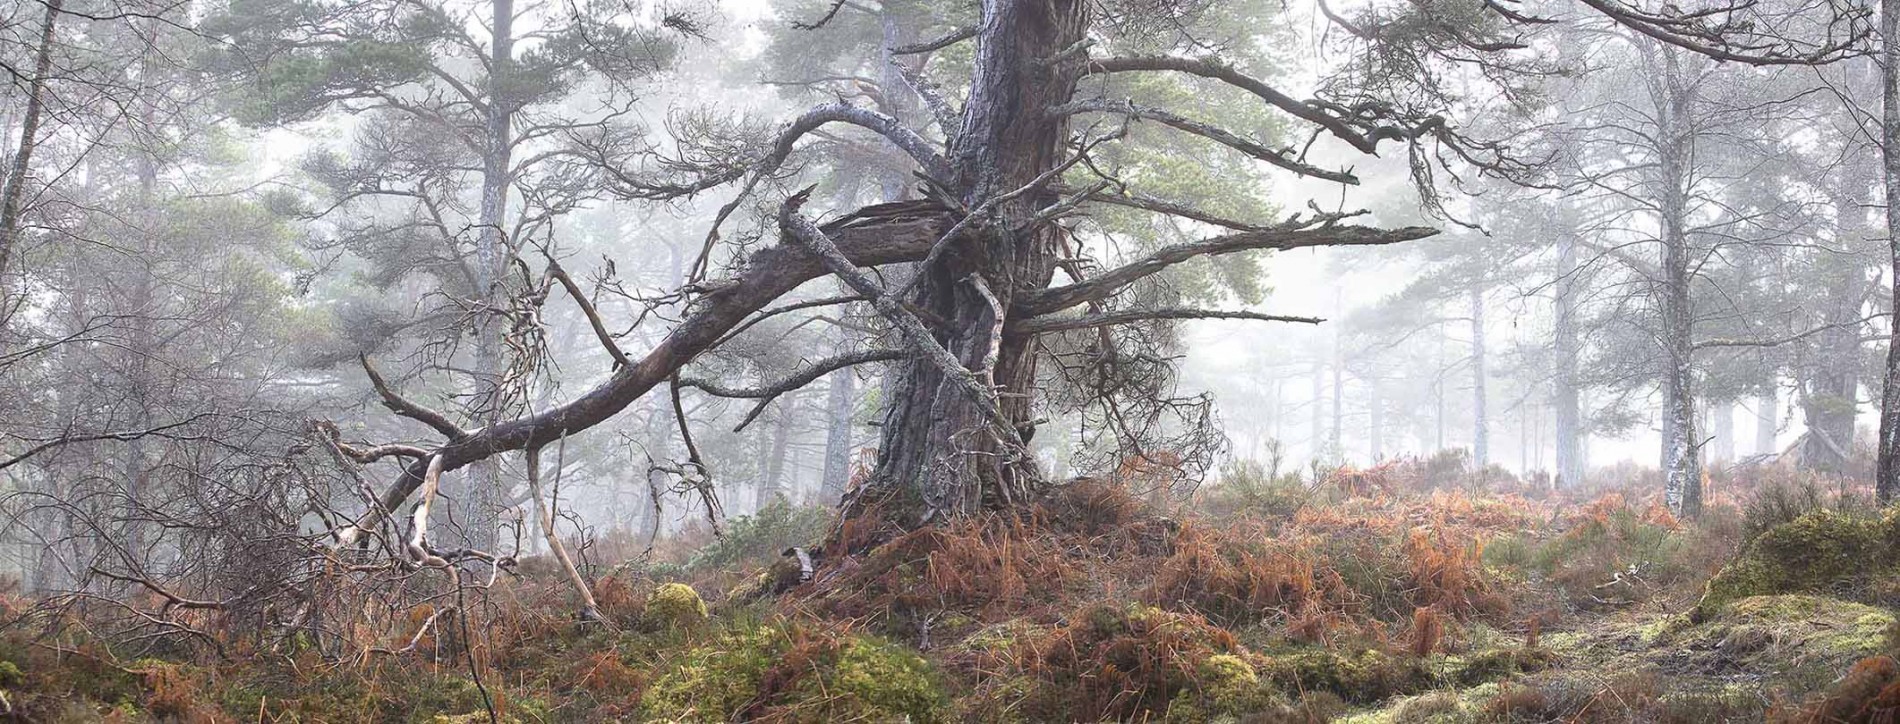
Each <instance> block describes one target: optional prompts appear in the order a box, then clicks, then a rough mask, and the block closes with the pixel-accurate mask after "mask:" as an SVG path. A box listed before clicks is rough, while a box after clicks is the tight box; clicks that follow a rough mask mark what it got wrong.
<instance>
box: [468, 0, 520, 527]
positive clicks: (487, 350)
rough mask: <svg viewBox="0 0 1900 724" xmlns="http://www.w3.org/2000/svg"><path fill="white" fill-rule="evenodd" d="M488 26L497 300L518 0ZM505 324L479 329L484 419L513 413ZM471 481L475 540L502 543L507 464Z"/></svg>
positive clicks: (485, 157)
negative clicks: (506, 386) (506, 385)
mask: <svg viewBox="0 0 1900 724" xmlns="http://www.w3.org/2000/svg"><path fill="white" fill-rule="evenodd" d="M491 8H492V10H493V14H492V16H491V20H490V22H491V23H492V24H491V25H490V26H489V27H491V28H493V29H494V33H493V39H492V41H491V42H490V47H489V53H490V55H489V66H488V113H487V128H486V129H485V132H484V134H483V137H482V140H483V141H484V142H485V143H486V144H487V148H484V149H482V189H481V206H480V211H479V213H480V217H479V218H478V219H477V224H478V226H479V227H480V228H479V229H478V230H477V233H476V242H475V266H476V269H475V285H476V287H477V288H476V289H475V290H474V291H475V294H476V295H477V297H478V298H479V299H481V300H483V301H485V302H487V303H488V304H490V305H491V306H500V305H501V304H502V303H503V299H502V296H503V295H502V288H503V285H502V283H501V278H502V265H503V263H504V260H505V259H507V258H508V253H507V247H508V245H509V242H508V239H507V236H506V233H505V225H506V223H507V215H508V186H509V183H510V182H511V180H512V179H511V178H510V176H511V172H512V169H511V168H510V164H511V163H512V158H513V149H514V103H515V101H514V98H513V97H512V94H511V91H510V90H509V87H508V84H509V82H510V78H509V76H510V74H511V72H512V70H513V68H514V46H515V38H514V16H515V5H514V0H493V2H492V5H491ZM500 335H501V331H500V328H499V325H496V324H495V320H493V319H490V318H483V319H482V320H481V322H480V328H479V329H477V331H476V333H475V377H476V381H475V384H476V385H478V386H479V387H480V393H479V394H478V395H477V396H476V398H475V399H476V400H477V403H476V404H477V408H476V411H477V414H478V416H479V417H480V419H481V423H482V425H484V426H488V425H494V424H496V423H499V422H501V421H502V420H504V419H506V412H507V407H508V404H507V403H508V401H507V400H506V399H505V396H506V393H505V391H504V390H503V389H502V379H501V378H502V374H503V369H504V368H505V367H506V366H507V360H506V352H505V351H504V350H503V349H502V341H501V336H500ZM470 472H471V475H470V477H471V480H470V484H471V486H472V488H473V491H474V495H473V496H472V500H473V501H474V504H475V509H474V510H471V511H469V512H468V514H467V515H468V518H467V520H466V522H465V525H466V527H467V528H468V530H467V532H466V535H467V538H468V543H469V546H470V547H473V548H477V549H480V550H488V551H492V550H493V549H494V547H495V543H496V536H497V535H498V533H499V531H498V529H497V527H496V520H497V519H498V518H497V516H499V515H500V513H501V511H502V510H503V509H504V508H507V507H509V505H510V498H509V495H508V488H507V485H506V484H505V483H504V482H503V481H502V479H501V467H500V463H499V461H498V460H496V459H494V458H488V459H484V460H482V461H480V462H477V463H475V465H474V466H473V468H472V469H471V471H470Z"/></svg>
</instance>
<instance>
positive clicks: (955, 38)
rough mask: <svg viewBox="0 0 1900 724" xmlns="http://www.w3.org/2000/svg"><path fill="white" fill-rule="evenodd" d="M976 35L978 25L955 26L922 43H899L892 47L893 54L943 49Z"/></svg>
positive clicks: (914, 53) (911, 53)
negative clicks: (939, 35) (941, 34)
mask: <svg viewBox="0 0 1900 724" xmlns="http://www.w3.org/2000/svg"><path fill="white" fill-rule="evenodd" d="M974 37H976V27H975V26H973V25H965V26H963V27H959V28H955V29H953V30H951V31H950V32H948V33H945V34H944V35H943V36H942V37H939V38H936V39H935V40H926V41H924V42H921V43H912V44H910V45H899V46H897V47H895V48H891V55H917V54H919V53H928V52H930V51H933V50H942V49H944V48H948V47H950V46H952V45H956V44H957V43H961V42H963V41H965V40H969V39H971V38H974Z"/></svg>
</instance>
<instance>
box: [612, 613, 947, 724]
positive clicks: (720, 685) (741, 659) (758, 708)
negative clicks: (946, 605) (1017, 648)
mask: <svg viewBox="0 0 1900 724" xmlns="http://www.w3.org/2000/svg"><path fill="white" fill-rule="evenodd" d="M939 678H940V677H939V676H938V675H937V672H936V671H935V670H934V669H933V668H931V666H930V664H929V663H927V662H925V661H924V659H923V657H921V656H918V655H917V653H916V652H914V651H912V650H910V649H908V648H905V647H903V646H899V645H897V644H893V643H891V642H888V641H885V640H882V639H878V638H874V637H870V636H864V635H859V634H850V633H844V632H839V631H833V630H825V629H815V628H808V627H804V626H800V625H797V624H794V623H791V622H789V621H779V622H774V623H768V624H764V625H760V626H756V627H753V628H749V629H739V630H734V631H731V632H729V633H727V634H725V635H722V636H719V637H717V638H716V639H715V640H713V641H711V642H709V643H707V644H705V645H702V646H699V647H697V648H694V649H692V650H690V651H688V652H687V653H686V654H685V655H683V656H682V657H680V658H679V659H678V660H677V661H676V662H675V664H674V665H673V667H672V668H671V669H670V670H669V671H667V672H666V673H665V674H663V675H661V676H660V678H659V679H657V680H655V681H654V682H653V685H652V686H651V687H650V688H648V690H647V692H646V696H645V698H644V700H643V701H642V707H643V709H644V711H643V714H644V718H645V719H646V720H649V721H652V720H658V721H674V722H726V721H736V720H745V721H755V720H761V721H774V722H830V721H911V722H916V723H917V724H928V723H930V722H941V721H945V720H947V719H948V717H949V714H948V709H949V700H948V698H947V697H946V696H945V695H944V693H943V689H942V687H941V685H940V683H939Z"/></svg>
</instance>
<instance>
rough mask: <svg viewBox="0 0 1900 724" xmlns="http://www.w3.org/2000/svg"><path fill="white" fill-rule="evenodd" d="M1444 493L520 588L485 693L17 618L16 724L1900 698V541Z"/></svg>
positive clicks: (2, 656)
mask: <svg viewBox="0 0 1900 724" xmlns="http://www.w3.org/2000/svg"><path fill="white" fill-rule="evenodd" d="M1418 468H1419V469H1421V470H1424V471H1425V472H1420V471H1419V470H1413V471H1411V472H1408V471H1407V470H1406V469H1404V468H1383V469H1374V470H1370V471H1346V473H1345V474H1343V475H1335V476H1333V477H1330V478H1327V479H1326V480H1325V481H1323V482H1322V484H1321V485H1318V486H1313V485H1311V484H1305V485H1304V486H1303V487H1302V488H1301V489H1300V490H1299V491H1289V490H1286V489H1283V488H1285V487H1286V483H1285V482H1284V481H1281V482H1274V481H1256V482H1254V483H1253V484H1250V485H1248V486H1244V487H1240V488H1237V490H1239V491H1240V492H1239V493H1236V494H1235V496H1236V497H1234V498H1231V499H1230V498H1223V497H1219V496H1220V495H1221V493H1220V491H1209V492H1208V493H1206V494H1204V496H1203V498H1202V499H1201V500H1198V501H1196V505H1195V507H1196V508H1198V510H1199V511H1200V512H1196V511H1195V510H1191V509H1190V510H1169V511H1157V510H1151V509H1148V508H1147V507H1146V506H1145V505H1144V504H1142V503H1141V502H1139V501H1137V500H1135V499H1134V498H1133V497H1132V496H1129V495H1127V494H1126V493H1124V492H1121V491H1120V490H1119V489H1116V488H1113V486H1108V485H1105V484H1101V483H1080V484H1076V485H1073V486H1071V487H1069V488H1067V489H1065V490H1063V491H1061V492H1060V493H1058V494H1057V495H1056V496H1055V497H1053V498H1051V499H1049V500H1048V501H1045V502H1044V503H1043V504H1042V505H1040V506H1039V507H1037V508H1036V509H1034V510H1032V511H1028V512H1026V513H1024V514H1022V515H1013V516H1001V515H995V516H984V517H979V518H976V519H971V520H967V521H959V522H954V523H951V524H947V525H943V526H940V527H937V528H933V529H930V530H927V531H923V532H918V533H913V534H910V535H904V536H901V537H897V538H894V539H891V540H889V541H887V542H885V543H883V544H882V545H880V546H875V547H870V548H868V549H859V550H865V551H866V552H863V553H859V554H854V555H851V556H842V557H831V558H827V559H824V560H823V562H822V564H821V567H820V571H819V575H817V576H816V577H815V579H814V580H813V581H811V582H807V583H803V584H798V583H797V582H796V581H795V580H793V581H790V582H789V583H786V584H783V585H781V584H778V583H773V584H772V585H769V586H764V587H761V586H759V585H756V583H755V582H756V581H757V580H760V576H761V575H765V576H766V578H768V579H772V580H776V578H775V577H774V575H773V574H770V573H765V574H762V573H761V572H762V571H769V570H770V567H771V566H772V565H773V564H774V563H776V562H778V561H776V560H775V559H776V558H777V551H778V550H780V549H781V546H782V544H783V543H784V542H785V541H786V540H788V539H791V540H794V542H796V534H794V533H788V532H787V531H785V530H783V529H782V525H783V524H785V523H784V522H785V521H802V520H806V519H815V518H816V516H812V515H807V514H791V513H786V512H784V511H779V512H775V513H773V514H772V515H773V517H772V518H771V520H770V521H767V523H770V525H767V524H765V523H761V524H759V525H749V526H738V525H735V526H734V527H733V530H735V531H740V532H742V533H743V536H742V537H744V538H745V539H744V540H738V539H728V540H727V541H724V542H722V543H721V545H720V547H719V548H718V549H717V550H718V551H719V555H718V556H708V555H705V554H702V555H699V556H697V557H694V556H692V555H690V553H686V554H682V555H680V556H678V557H677V558H676V559H675V561H674V562H673V563H661V564H657V565H647V566H645V567H639V568H633V567H622V568H620V569H617V570H616V571H615V572H614V573H612V574H611V575H609V576H605V577H604V578H602V579H601V580H600V581H599V582H598V583H597V591H596V596H597V598H599V599H600V603H601V608H602V610H603V613H604V614H605V618H606V619H607V620H606V621H604V622H598V623H593V622H580V621H577V620H574V619H572V618H571V617H569V616H564V615H562V614H561V613H560V612H561V611H564V610H568V609H570V608H571V606H569V605H568V602H567V601H566V600H565V597H566V595H567V594H566V593H565V589H563V588H562V585H561V583H560V582H559V581H558V580H545V581H543V580H532V579H531V580H527V581H520V582H512V583H509V584H507V585H506V586H504V587H503V588H502V589H500V590H499V591H497V592H494V593H491V594H490V595H491V596H492V597H493V599H492V602H491V610H492V611H495V612H497V613H494V614H492V615H491V616H490V617H489V618H487V619H483V620H478V621H474V625H476V626H477V627H482V628H483V630H484V631H485V632H486V635H484V636H480V637H479V638H480V641H479V642H478V645H477V646H476V649H475V651H476V654H477V659H478V660H479V662H480V666H481V669H480V671H481V672H482V677H481V682H482V686H481V687H478V686H477V685H476V683H475V680H474V679H473V678H472V677H471V676H470V675H469V669H468V663H467V650H466V649H465V648H464V646H463V644H462V642H461V641H460V640H459V636H455V635H450V633H449V632H444V633H442V634H441V635H440V636H439V637H429V638H426V639H424V643H423V645H422V646H419V647H418V648H417V649H416V650H414V651H410V652H406V653H402V654H387V653H382V654H356V655H350V656H341V657H339V656H336V655H333V654H328V653H326V652H321V651H318V650H316V649H315V648H314V647H310V646H301V647H292V648H290V649H284V648H282V647H279V648H277V649H274V650H270V651H263V650H257V649H246V648H244V647H243V646H239V645H237V644H238V643H239V642H227V644H228V645H230V646H233V647H234V650H236V651H237V652H238V655H237V656H235V657H234V658H233V659H231V660H228V661H218V660H216V659H215V658H212V657H206V656H203V655H202V654H193V653H192V652H191V651H189V650H181V651H178V652H174V653H172V654H169V655H167V656H166V657H164V658H163V660H161V659H158V658H144V659H140V658H127V655H126V654H125V653H123V652H121V651H120V650H117V649H114V648H112V647H109V646H107V645H105V643H104V642H102V641H98V640H89V639H86V638H85V637H84V636H80V635H76V634H74V633H73V632H74V631H79V630H81V629H79V628H78V627H62V626H60V625H59V623H60V620H59V619H56V618H50V617H48V616H46V615H28V609H27V608H26V605H27V602H24V601H20V600H17V599H16V600H13V601H0V609H4V610H0V614H6V615H5V616H4V617H0V619H4V620H10V621H16V622H23V623H17V624H16V625H14V626H12V627H10V628H8V629H4V630H0V719H5V718H6V717H7V716H11V717H13V718H14V719H20V720H24V721H33V722H40V721H46V722H90V721H140V722H142V721H186V722H212V721H233V720H237V721H275V722H418V723H422V722H443V723H449V722H477V721H487V720H488V704H487V703H486V702H492V703H493V706H494V707H495V709H496V711H497V714H498V718H499V719H500V720H501V721H505V722H516V723H526V722H609V721H677V722H725V721H767V722H831V721H847V722H919V723H922V722H956V721H970V722H977V721H981V722H992V721H996V722H1012V721H1013V722H1045V721H1055V722H1062V721H1140V722H1213V721H1220V722H1318V721H1350V722H1368V723H1369V722H1520V721H1521V722H1541V721H1577V722H1626V721H1629V722H1634V721H1662V722H1671V721H1680V722H1703V721H1708V722H1717V721H1759V720H1762V719H1764V718H1775V717H1781V719H1778V721H1779V720H1786V721H1790V722H1793V721H1807V720H1806V719H1801V718H1799V716H1796V715H1794V714H1790V712H1795V713H1797V714H1798V713H1800V712H1803V711H1806V710H1805V709H1803V708H1802V707H1804V706H1807V707H1810V708H1811V707H1833V708H1831V709H1827V711H1843V712H1850V713H1851V712H1859V711H1872V710H1873V709H1872V708H1870V707H1873V706H1875V704H1874V703H1868V702H1877V701H1885V700H1884V699H1879V697H1880V696H1882V695H1885V693H1886V692H1887V690H1888V689H1889V688H1891V689H1892V691H1891V692H1890V693H1891V695H1892V696H1893V697H1894V699H1895V702H1896V703H1900V683H1893V682H1900V666H1892V667H1890V668H1889V667H1884V666H1883V665H1878V664H1868V663H1866V662H1868V661H1876V662H1877V661H1882V659H1880V658H1879V657H1880V656H1881V655H1883V654H1890V653H1892V652H1894V651H1895V650H1896V647H1895V630H1896V628H1900V624H1896V621H1895V615H1894V612H1893V611H1892V610H1890V609H1889V608H1887V607H1886V606H1885V601H1886V600H1887V599H1888V597H1886V596H1885V594H1883V593H1882V591H1883V590H1887V589H1886V588H1883V584H1882V581H1889V582H1891V581H1892V580H1900V577H1896V576H1894V575H1893V574H1894V571H1893V568H1894V566H1893V565H1890V564H1889V563H1887V562H1886V561H1887V559H1886V558H1884V557H1883V556H1888V555H1893V554H1892V550H1891V548H1890V547H1888V548H1883V547H1882V546H1884V545H1887V544H1886V542H1887V541H1894V540H1900V537H1896V536H1894V535H1893V534H1892V533H1891V530H1892V529H1893V527H1894V525H1895V524H1894V523H1892V522H1891V521H1890V520H1889V519H1884V518H1876V517H1869V516H1865V515H1861V516H1855V515H1848V514H1842V513H1835V512H1825V511H1824V512H1819V513H1809V514H1806V515H1799V516H1794V517H1792V518H1789V519H1786V520H1785V521H1783V522H1782V523H1781V525H1779V526H1762V529H1763V530H1764V531H1765V532H1763V533H1761V534H1760V535H1759V536H1756V537H1755V538H1754V539H1753V540H1752V541H1744V540H1743V538H1744V536H1743V534H1742V532H1741V531H1743V530H1745V529H1747V528H1748V527H1749V526H1748V525H1746V524H1745V523H1744V521H1743V520H1742V519H1741V516H1740V514H1739V513H1737V512H1735V510H1734V509H1728V508H1722V507H1719V506H1718V507H1717V508H1716V509H1715V510H1714V511H1712V512H1711V513H1710V514H1709V515H1707V516H1705V517H1704V518H1703V519H1702V520H1700V521H1697V522H1695V523H1694V524H1683V523H1680V522H1678V521H1675V520H1674V519H1672V518H1670V517H1669V516H1668V515H1667V514H1664V513H1661V512H1660V511H1659V509H1658V508H1656V506H1654V505H1653V504H1652V503H1651V502H1650V501H1649V500H1648V499H1646V498H1644V497H1642V496H1638V495H1635V494H1633V493H1627V492H1611V493H1607V494H1588V495H1577V496H1574V497H1570V498H1564V497H1556V496H1545V495H1542V494H1538V493H1536V492H1535V491H1526V490H1522V489H1511V488H1508V487H1505V488H1502V489H1500V488H1496V487H1494V488H1493V489H1491V490H1489V491H1488V492H1482V493H1474V492H1472V491H1471V490H1470V489H1469V488H1468V487H1459V488H1457V489H1449V490H1448V489H1446V488H1445V487H1443V486H1440V485H1438V484H1437V483H1429V484H1426V483H1421V482H1420V481H1421V480H1427V479H1430V478H1431V476H1432V475H1436V473H1431V472H1430V469H1431V466H1430V464H1429V463H1428V462H1421V463H1419V464H1418ZM1408 475H1411V476H1412V477H1409V478H1408V477H1407V476H1408ZM1335 480H1337V481H1339V482H1337V483H1336V484H1335V482H1334V481H1335ZM1494 484H1495V483H1494ZM1298 496H1305V497H1300V498H1299V500H1300V501H1301V503H1300V504H1298V505H1294V504H1290V503H1288V502H1287V501H1288V500H1291V499H1293V498H1295V497H1298ZM1262 501H1264V502H1262ZM1718 503H1719V501H1718ZM821 527H823V528H828V527H829V526H813V527H812V528H813V530H812V531H810V532H812V533H816V532H817V531H816V529H817V528H821ZM754 538H756V539H757V540H753V539H754ZM806 542H813V541H806ZM715 559H716V560H718V561H719V565H717V566H708V565H706V564H705V563H704V561H706V560H715ZM1855 560H1860V561H1862V563H1860V564H1854V565H1850V563H1851V562H1852V561H1855ZM695 561H700V562H699V563H695ZM1869 562H1871V563H1869ZM781 565H782V563H781ZM1889 588H1891V586H1889ZM720 591H733V592H734V593H728V594H720V593H718V592H720ZM68 623H71V621H68ZM51 631H58V632H60V633H59V634H58V635H53V636H48V635H46V634H47V633H48V632H51ZM381 640H382V642H384V643H386V642H387V641H391V640H393V641H397V642H400V641H404V640H407V633H406V632H405V631H402V630H396V631H392V632H391V633H389V634H384V635H382V639H381ZM1856 662H1861V663H1860V664H1856ZM1889 663H1891V662H1889ZM1850 669H1851V670H1852V671H1859V672H1862V673H1860V674H1858V675H1857V676H1858V677H1859V678H1854V677H1853V676H1850V677H1848V678H1845V679H1844V678H1842V676H1843V673H1844V672H1850ZM484 692H486V696H484ZM1881 705H1882V706H1884V704H1881ZM1856 707H1858V708H1856ZM1816 711H1819V709H1816ZM1841 720H1842V721H1860V719H1854V718H1853V716H1847V715H1844V718H1841Z"/></svg>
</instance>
